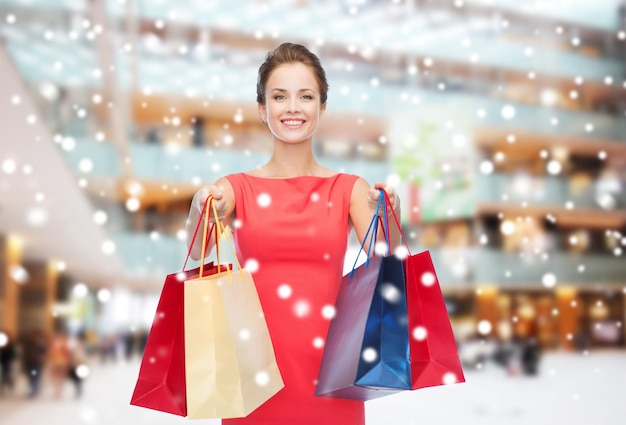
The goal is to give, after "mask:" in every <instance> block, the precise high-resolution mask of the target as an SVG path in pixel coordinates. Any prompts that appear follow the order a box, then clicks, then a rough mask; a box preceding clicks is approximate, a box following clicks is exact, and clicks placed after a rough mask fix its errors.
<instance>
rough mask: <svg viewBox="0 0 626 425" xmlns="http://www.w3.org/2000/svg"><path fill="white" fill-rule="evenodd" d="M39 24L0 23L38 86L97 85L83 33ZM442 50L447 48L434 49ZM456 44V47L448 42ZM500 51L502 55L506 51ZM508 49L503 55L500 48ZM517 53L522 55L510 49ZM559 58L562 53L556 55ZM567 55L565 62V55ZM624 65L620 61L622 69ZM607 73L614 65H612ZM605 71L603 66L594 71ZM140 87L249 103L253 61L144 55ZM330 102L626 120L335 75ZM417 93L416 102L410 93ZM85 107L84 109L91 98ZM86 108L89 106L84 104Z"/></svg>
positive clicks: (531, 122) (533, 124)
mask: <svg viewBox="0 0 626 425" xmlns="http://www.w3.org/2000/svg"><path fill="white" fill-rule="evenodd" d="M43 32H45V29H44V28H43V27H41V28H39V27H35V28H27V29H25V28H21V27H18V26H5V27H3V34H4V37H5V38H6V40H7V46H8V49H9V51H10V53H11V56H12V57H13V59H14V61H15V63H16V65H17V67H18V68H19V70H20V73H21V74H22V75H23V77H24V78H25V79H26V80H27V82H29V83H30V84H33V85H35V86H38V85H41V84H42V83H53V84H57V85H59V86H67V87H93V88H95V87H99V86H100V85H101V83H102V79H101V77H99V76H98V73H95V74H94V70H96V69H98V65H97V61H96V58H95V54H94V52H93V49H92V47H91V46H90V44H89V43H87V42H86V40H84V39H83V40H80V39H79V40H72V39H70V38H68V37H64V36H61V35H58V36H56V38H55V39H54V42H51V41H46V40H43V38H42V36H41V34H42V33H43ZM439 50H444V51H445V50H446V49H439ZM451 50H454V49H451ZM503 55H504V54H503ZM504 56H506V55H504ZM513 56H521V55H513ZM553 60H555V61H558V60H560V59H553ZM118 62H119V64H118V71H117V74H116V75H117V76H118V77H119V79H120V81H121V82H122V84H124V85H125V86H126V87H128V85H129V84H130V78H129V75H130V74H129V72H126V71H125V70H128V69H130V65H128V57H127V56H126V55H123V54H121V55H120V56H119V59H118ZM565 62H567V61H565ZM602 64H603V61H598V60H593V61H591V62H590V63H589V64H582V63H576V64H573V63H572V64H570V65H564V68H567V69H575V70H584V69H592V68H594V67H596V66H603V65H602ZM622 70H623V65H620V72H622ZM611 72H612V71H611ZM607 73H610V72H609V71H607V70H604V71H602V72H599V74H598V75H600V74H602V78H604V75H606V74H607ZM138 75H139V78H138V82H137V83H138V85H139V86H138V88H141V89H145V88H149V89H150V90H151V91H152V92H153V93H165V94H176V95H181V94H183V93H188V94H190V95H194V96H196V97H197V98H213V99H223V100H230V101H239V102H245V104H250V103H251V102H254V100H253V97H254V96H253V95H254V93H253V90H254V87H255V81H256V68H255V67H245V66H240V67H233V66H229V65H228V64H220V63H214V62H198V63H195V62H193V61H192V60H191V59H188V58H182V57H168V58H167V60H163V59H162V58H155V57H141V59H140V61H139V63H138ZM332 87H333V90H331V93H330V97H329V104H330V105H331V107H332V108H333V110H335V111H341V112H349V113H370V114H373V115H376V116H384V115H386V111H388V110H390V108H389V106H391V105H393V109H392V111H393V112H392V113H393V114H398V113H412V114H414V115H415V116H416V117H421V116H424V115H426V116H427V115H428V111H429V110H430V109H432V107H433V106H434V105H436V106H437V108H442V109H445V111H446V114H448V115H449V116H448V117H447V118H449V119H451V120H461V121H463V122H464V123H467V124H466V125H468V126H470V127H478V126H484V127H492V128H500V129H504V130H507V131H511V132H515V131H516V130H519V131H523V132H529V133H542V134H546V135H553V136H559V137H561V138H566V137H576V138H589V139H610V140H624V138H625V136H624V135H625V134H626V121H624V120H623V119H621V118H619V117H613V116H610V115H606V114H600V113H594V112H582V111H571V110H563V109H558V108H551V107H544V106H536V105H527V104H517V103H511V102H506V101H504V100H499V99H493V98H489V97H486V96H480V95H472V94H469V93H466V92H462V91H461V92H446V91H443V92H436V91H429V90H423V89H418V88H406V87H402V86H390V85H385V84H384V83H381V85H380V86H378V87H373V86H372V85H371V84H369V82H365V81H363V80H356V79H352V80H349V79H346V78H345V77H341V78H336V79H333V81H332ZM416 98H419V99H420V101H419V103H418V104H417V105H416V104H414V103H413V99H416ZM85 103H86V104H85V105H80V106H82V107H83V108H86V109H89V108H90V107H89V104H90V102H89V100H87V101H86V102H85ZM88 112H89V111H88Z"/></svg>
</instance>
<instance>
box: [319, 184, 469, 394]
mask: <svg viewBox="0 0 626 425" xmlns="http://www.w3.org/2000/svg"><path fill="white" fill-rule="evenodd" d="M386 196H387V194H386V193H384V191H381V196H380V197H379V205H378V208H381V207H382V208H383V211H385V214H384V217H385V223H383V226H382V227H383V231H384V232H385V239H386V241H387V244H386V246H387V252H388V253H389V232H388V229H389V224H388V217H387V213H386V212H387V208H386V204H387V203H388V202H389V200H388V198H386ZM385 199H386V201H383V200H385ZM394 218H395V219H396V223H397V225H398V228H400V223H399V221H398V219H397V217H396V216H395V214H394ZM379 221H380V222H382V218H380V217H378V214H375V215H374V217H373V218H372V221H371V222H370V226H369V228H368V231H367V233H366V235H365V237H364V238H363V244H362V245H361V250H363V246H364V244H365V241H366V240H368V236H370V235H371V238H370V240H369V248H368V252H367V260H366V262H365V263H364V264H363V265H361V266H360V267H358V268H356V269H355V268H354V267H353V269H352V271H351V272H350V273H349V274H347V275H346V276H344V277H343V278H342V281H341V286H340V289H339V293H338V296H337V300H336V305H335V309H336V314H335V317H334V318H333V319H332V321H331V323H330V326H329V330H328V334H327V338H326V344H325V347H324V353H323V357H322V363H321V366H320V371H319V376H318V383H317V386H316V392H315V394H316V395H318V396H326V397H339V398H348V399H354V400H362V401H365V400H371V399H374V398H378V397H382V396H385V395H389V394H393V393H395V392H398V391H403V390H411V389H417V388H421V387H424V386H434V385H442V384H448V383H453V382H463V381H464V377H463V371H462V369H461V366H460V362H459V357H458V352H457V350H456V344H455V340H454V335H453V334H452V328H451V326H450V321H449V317H448V315H447V310H446V307H445V303H444V300H443V296H442V295H441V290H440V289H439V284H438V281H437V279H436V274H435V271H434V267H432V262H430V263H428V262H427V261H425V259H426V258H428V259H429V258H430V256H429V254H428V253H427V252H426V253H421V254H417V255H415V256H414V255H411V254H410V250H408V244H406V241H405V245H406V248H407V253H408V255H407V256H406V257H405V258H398V257H396V256H390V255H387V256H384V257H381V256H378V255H375V256H373V257H371V258H370V250H371V247H372V245H373V244H374V243H375V240H376V233H377V228H378V223H379ZM370 231H371V233H370ZM403 240H404V236H403ZM422 278H423V279H424V282H426V285H427V286H428V290H429V292H428V293H424V290H423V289H422V288H418V283H419V282H418V280H417V279H422ZM422 296H423V297H425V299H424V300H421V299H419V297H422ZM422 301H424V302H426V303H427V302H431V303H432V305H431V306H424V302H422ZM428 314H432V317H430V316H428ZM434 321H437V322H436V323H435V322H434Z"/></svg>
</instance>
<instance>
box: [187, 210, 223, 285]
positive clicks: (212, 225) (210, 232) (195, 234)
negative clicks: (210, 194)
mask: <svg viewBox="0 0 626 425" xmlns="http://www.w3.org/2000/svg"><path fill="white" fill-rule="evenodd" d="M208 203H209V199H208V198H207V200H206V201H205V202H204V205H203V206H202V212H200V218H198V223H197V224H196V229H195V230H194V231H193V237H192V238H191V244H190V245H189V249H188V250H187V257H185V263H184V264H183V270H182V271H185V269H186V268H187V262H188V261H189V257H191V248H193V244H194V242H195V241H196V236H198V230H199V229H200V223H202V216H203V215H204V212H205V210H206V209H207V205H208ZM214 227H215V224H211V230H209V235H210V234H212V233H213V229H214ZM203 234H204V233H203ZM205 237H206V235H205ZM200 261H204V256H203V257H202V258H201V259H200ZM200 276H202V273H201V274H200Z"/></svg>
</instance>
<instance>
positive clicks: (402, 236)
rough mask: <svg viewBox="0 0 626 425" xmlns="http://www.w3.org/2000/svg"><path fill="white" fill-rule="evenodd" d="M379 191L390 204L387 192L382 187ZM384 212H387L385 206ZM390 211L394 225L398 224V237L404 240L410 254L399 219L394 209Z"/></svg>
mask: <svg viewBox="0 0 626 425" xmlns="http://www.w3.org/2000/svg"><path fill="white" fill-rule="evenodd" d="M380 191H381V192H382V193H383V194H384V196H385V200H386V201H387V203H388V204H389V205H391V200H390V199H389V195H388V194H387V192H386V191H384V190H383V189H380ZM386 213H387V209H386V208H385V214H386ZM391 213H392V214H393V218H394V221H395V222H396V226H398V231H399V232H400V238H401V239H402V242H404V246H405V247H406V250H407V252H408V253H409V255H411V250H410V249H409V244H408V243H407V241H406V238H405V237H404V233H403V232H402V226H401V225H400V220H398V216H397V215H396V211H395V210H394V209H393V208H392V209H391ZM387 229H389V223H387Z"/></svg>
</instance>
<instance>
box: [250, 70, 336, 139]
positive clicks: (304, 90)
mask: <svg viewBox="0 0 626 425" xmlns="http://www.w3.org/2000/svg"><path fill="white" fill-rule="evenodd" d="M265 93H266V95H265V104H264V105H259V112H260V114H261V118H263V121H265V122H266V123H267V125H268V127H269V129H270V131H271V133H272V136H273V137H274V139H278V140H280V141H283V142H286V143H299V142H302V141H306V140H310V139H311V137H312V136H313V133H314V132H315V129H316V128H317V125H318V123H319V120H320V116H321V115H322V113H323V112H324V110H325V109H326V104H323V105H322V104H321V103H320V93H319V87H318V84H317V80H316V79H315V76H314V74H313V71H312V70H311V69H310V68H309V67H308V66H306V65H304V64H302V63H299V62H298V63H289V64H284V65H281V66H279V67H278V68H276V69H275V70H274V71H272V73H271V74H270V76H269V78H268V80H267V84H266V86H265Z"/></svg>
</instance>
